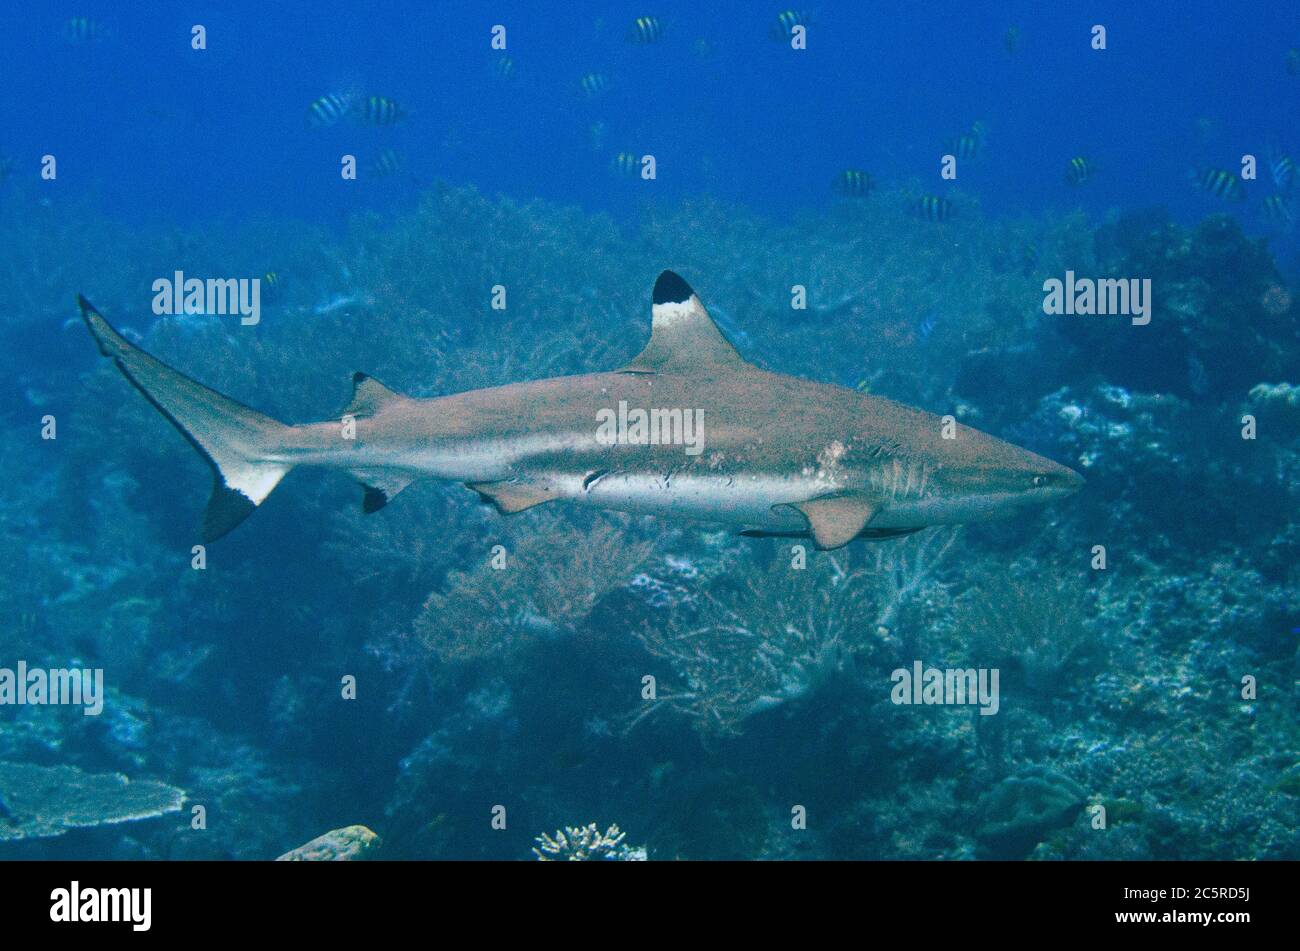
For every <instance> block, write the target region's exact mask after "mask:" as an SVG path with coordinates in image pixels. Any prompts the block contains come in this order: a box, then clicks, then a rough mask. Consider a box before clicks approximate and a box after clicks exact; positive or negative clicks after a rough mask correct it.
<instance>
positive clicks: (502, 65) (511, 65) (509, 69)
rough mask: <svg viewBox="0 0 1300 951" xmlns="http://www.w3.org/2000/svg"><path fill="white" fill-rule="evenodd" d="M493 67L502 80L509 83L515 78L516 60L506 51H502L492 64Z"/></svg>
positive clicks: (498, 77)
mask: <svg viewBox="0 0 1300 951" xmlns="http://www.w3.org/2000/svg"><path fill="white" fill-rule="evenodd" d="M492 69H493V70H494V71H495V72H496V74H497V79H500V80H501V81H502V82H506V83H508V82H510V80H512V79H514V78H515V61H514V59H512V58H511V57H510V56H507V55H506V54H505V53H502V54H501V55H500V56H498V57H497V60H496V62H495V63H494V64H493V65H492Z"/></svg>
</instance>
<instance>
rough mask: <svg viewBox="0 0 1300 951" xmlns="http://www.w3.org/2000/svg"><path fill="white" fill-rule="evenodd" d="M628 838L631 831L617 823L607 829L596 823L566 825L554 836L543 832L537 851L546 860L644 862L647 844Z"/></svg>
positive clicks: (538, 855)
mask: <svg viewBox="0 0 1300 951" xmlns="http://www.w3.org/2000/svg"><path fill="white" fill-rule="evenodd" d="M626 838H627V833H626V832H624V831H622V830H621V829H620V828H619V827H618V826H617V825H611V826H610V827H609V828H608V829H606V830H605V831H604V832H601V831H600V827H599V826H597V825H596V823H594V822H592V823H590V824H588V825H585V826H565V827H564V828H563V829H560V830H559V831H557V832H556V833H555V835H554V836H549V835H547V834H546V833H545V832H543V833H542V834H541V835H539V836H538V837H537V840H536V841H537V845H536V846H535V847H534V848H533V854H534V855H536V856H537V858H538V860H539V861H542V862H644V861H645V859H646V850H645V846H640V847H639V848H633V847H632V846H630V845H628V844H627V843H626V842H625V841H624V840H625V839H626Z"/></svg>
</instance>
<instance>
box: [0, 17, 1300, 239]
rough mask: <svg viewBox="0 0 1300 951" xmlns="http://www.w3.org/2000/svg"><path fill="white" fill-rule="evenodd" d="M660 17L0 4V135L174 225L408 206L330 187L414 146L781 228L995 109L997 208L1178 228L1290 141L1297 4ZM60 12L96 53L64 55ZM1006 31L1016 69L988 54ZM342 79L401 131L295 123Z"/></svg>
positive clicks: (987, 198)
mask: <svg viewBox="0 0 1300 951" xmlns="http://www.w3.org/2000/svg"><path fill="white" fill-rule="evenodd" d="M657 7H658V8H657V9H656V10H655V15H656V16H657V17H659V18H660V19H661V20H662V21H663V23H664V24H665V28H666V33H665V36H664V38H663V40H662V41H660V42H658V43H656V44H652V45H645V46H638V45H633V44H628V43H626V42H625V33H626V29H627V27H626V24H628V23H630V21H631V20H632V19H633V18H634V17H635V16H637V15H640V14H641V13H644V12H646V11H645V10H644V7H643V5H637V4H621V3H611V4H600V5H579V9H577V10H572V9H558V10H557V9H552V10H545V9H542V8H540V6H539V5H532V4H509V3H506V4H498V5H497V6H495V7H493V8H492V9H491V10H490V11H489V10H486V9H483V8H482V7H481V5H479V4H474V3H454V2H453V3H439V4H437V5H432V4H416V3H389V2H378V3H373V4H366V5H354V4H343V3H338V4H332V3H319V4H313V5H312V6H311V9H310V11H309V12H308V11H306V10H297V9H293V8H291V7H286V8H280V7H277V6H271V7H263V6H259V5H251V4H250V5H244V4H240V3H231V4H223V5H220V6H203V5H198V6H194V5H187V4H184V3H159V4H148V3H142V4H132V5H129V6H127V7H123V6H122V5H120V4H114V3H85V4H82V5H80V6H76V7H65V6H63V5H58V4H51V5H46V6H45V7H44V8H43V9H42V11H41V12H40V13H39V14H38V15H36V16H33V15H31V14H29V13H26V12H24V11H21V10H18V9H8V10H6V11H4V12H3V13H0V24H3V27H4V29H3V35H2V37H0V44H3V45H2V46H0V49H3V52H4V55H5V60H6V62H7V63H8V64H9V67H10V68H9V69H8V70H7V80H6V87H7V88H6V94H5V96H4V97H3V99H2V100H0V109H2V110H3V112H2V113H0V128H3V129H4V130H5V135H4V147H5V149H6V152H7V153H8V154H10V155H11V156H13V157H14V158H16V159H20V160H21V171H26V172H28V173H30V172H31V171H32V170H33V169H34V167H35V162H36V161H37V159H38V157H39V156H41V155H43V154H46V153H51V154H54V155H56V156H57V157H58V158H59V160H60V163H61V168H62V178H63V180H64V182H65V184H64V185H63V186H62V188H65V189H66V191H64V190H62V189H61V190H60V192H59V194H61V195H69V196H71V195H80V194H85V195H89V196H92V197H94V198H95V199H96V200H98V201H100V202H101V203H102V206H103V207H104V208H105V210H106V211H110V212H112V213H113V214H115V215H121V216H124V217H130V218H139V217H149V216H151V215H155V216H162V217H165V219H166V220H167V221H168V222H172V223H178V224H179V223H187V224H188V223H191V222H202V221H205V220H211V219H213V218H235V219H241V220H246V219H247V218H248V217H250V216H257V215H265V216H283V215H288V216H293V217H297V218H302V219H306V220H313V221H321V222H324V223H328V224H333V223H337V222H338V221H339V220H340V219H341V218H342V217H343V216H345V215H346V214H348V213H350V212H352V211H355V210H358V209H360V208H388V209H391V208H393V207H396V206H399V205H400V204H401V202H403V201H409V200H410V198H411V195H410V191H411V189H410V188H406V187H400V186H399V187H394V185H393V183H391V182H384V183H383V185H384V186H385V187H384V188H372V187H367V185H366V183H360V184H355V185H351V186H349V185H344V184H343V183H342V182H341V181H340V180H339V176H338V169H337V163H338V156H339V155H340V154H341V153H343V152H347V151H355V152H357V153H358V154H363V153H365V152H367V151H368V150H369V151H376V150H378V149H379V148H382V147H383V146H385V145H392V146H393V147H395V148H399V149H402V150H405V151H406V152H409V154H410V156H411V164H410V172H411V173H412V174H413V175H414V176H415V177H416V178H417V179H418V180H420V181H424V182H430V181H432V180H435V179H444V180H446V181H448V182H452V183H455V184H466V183H472V184H474V185H475V186H477V187H478V188H479V189H480V190H482V191H484V192H487V193H489V194H495V193H498V192H500V193H503V194H507V195H512V196H515V197H518V198H526V197H534V196H535V197H540V198H545V199H547V200H551V201H557V202H561V203H565V204H578V205H581V206H582V207H585V208H589V209H602V210H612V211H616V212H620V213H624V214H626V213H630V212H631V210H632V208H633V207H635V204H636V202H637V199H639V198H643V197H646V196H644V195H638V194H636V193H635V191H634V190H632V189H627V188H618V187H614V186H613V185H612V184H611V182H610V180H609V175H608V168H607V165H608V152H609V150H614V151H618V150H621V149H624V148H626V149H630V150H632V151H634V152H636V154H642V153H646V152H649V153H652V154H654V155H655V156H656V158H657V159H658V164H659V178H658V180H657V182H656V183H655V187H654V189H653V192H652V200H654V201H659V202H673V201H677V200H680V199H681V198H683V197H684V196H688V195H699V194H706V193H707V194H712V195H716V196H719V197H722V198H725V199H728V200H735V201H740V202H744V203H745V204H747V205H749V206H751V207H755V208H759V209H763V210H770V211H772V212H774V213H777V214H783V215H784V214H789V213H791V212H792V211H794V210H795V209H798V208H805V207H814V208H815V207H818V206H824V205H825V204H826V203H827V202H829V201H830V200H831V196H830V195H829V192H828V188H827V183H828V181H830V179H831V178H832V177H833V176H834V175H835V173H836V172H837V171H838V170H839V169H841V168H843V167H862V168H867V169H869V170H871V171H872V173H873V174H875V175H876V176H877V177H878V178H881V179H885V180H890V179H896V180H917V181H919V182H921V183H923V184H925V185H926V186H927V187H930V186H932V187H938V186H939V185H941V182H940V181H939V180H938V155H937V152H938V150H939V147H940V146H941V145H942V143H944V142H945V141H946V140H947V139H949V138H950V137H952V136H954V135H957V134H959V133H960V132H962V131H964V130H965V129H967V128H968V127H969V125H970V124H971V122H973V121H974V120H976V119H982V120H984V121H985V122H987V123H988V126H989V128H990V149H989V154H988V155H986V156H985V157H984V158H983V159H981V160H979V161H975V162H972V163H970V165H969V169H968V170H967V169H962V172H961V174H960V176H959V180H960V183H961V185H962V186H963V187H964V188H968V189H970V190H972V191H974V192H976V193H978V195H979V198H980V201H981V203H982V205H983V206H984V208H985V209H986V210H988V211H989V212H992V213H997V214H1017V213H1024V212H1026V211H1031V210H1036V209H1041V208H1043V207H1055V208H1072V207H1083V208H1085V209H1087V210H1089V211H1092V212H1101V211H1103V210H1104V209H1106V208H1108V207H1112V206H1116V205H1118V206H1123V205H1127V204H1134V203H1151V202H1153V201H1159V202H1161V203H1164V204H1167V205H1168V206H1169V207H1171V208H1172V209H1174V210H1175V211H1176V212H1177V213H1178V214H1179V215H1180V216H1183V217H1188V218H1190V217H1194V216H1197V215H1199V214H1203V213H1204V212H1205V211H1206V210H1207V208H1209V207H1211V204H1210V203H1209V201H1208V200H1207V199H1206V198H1205V197H1204V196H1201V195H1198V194H1197V193H1196V192H1194V191H1193V190H1190V189H1188V188H1186V187H1184V184H1185V183H1184V181H1183V176H1184V174H1185V173H1186V172H1187V170H1188V169H1189V168H1190V167H1192V166H1195V165H1207V164H1208V165H1216V166H1224V167H1229V166H1233V165H1235V164H1236V163H1238V162H1239V161H1240V158H1241V155H1242V154H1243V153H1246V152H1253V153H1255V154H1257V155H1259V156H1261V157H1262V156H1263V154H1264V151H1265V147H1266V145H1267V144H1268V142H1270V141H1273V142H1275V143H1277V145H1278V146H1279V147H1280V148H1283V149H1287V148H1289V149H1291V150H1292V151H1294V150H1295V149H1296V148H1297V147H1298V146H1300V143H1296V142H1295V138H1296V123H1297V119H1298V118H1300V116H1297V105H1296V96H1295V77H1293V76H1289V75H1287V73H1286V71H1285V69H1284V68H1283V54H1284V52H1285V49H1286V46H1287V45H1288V44H1287V43H1286V42H1285V38H1286V37H1287V36H1288V35H1291V34H1293V33H1294V31H1295V11H1294V10H1293V9H1290V8H1288V7H1287V5H1285V4H1271V3H1260V2H1252V3H1245V4H1234V5H1233V6H1232V7H1231V8H1229V9H1225V8H1224V7H1223V6H1222V5H1221V4H1216V3H1212V2H1191V3H1165V2H1153V3H1146V4H1142V5H1141V6H1140V7H1135V6H1134V5H1132V4H1124V3H1090V4H1086V5H1084V4H1070V3H1066V4H1053V5H1051V6H1050V7H1048V8H1045V7H1044V5H1042V4H1035V3H999V4H961V5H952V4H943V3H939V4H923V5H917V4H913V3H907V2H898V3H890V2H885V3H879V4H873V5H872V6H871V10H870V12H869V13H867V12H864V11H862V10H859V9H856V5H854V4H824V5H822V6H821V7H816V8H812V14H813V20H812V25H813V27H814V29H813V31H812V33H811V35H810V40H809V44H808V49H807V50H806V51H803V52H800V53H794V52H793V51H791V50H789V49H787V48H786V47H785V45H784V44H778V43H775V42H773V41H772V39H771V38H770V36H769V35H768V33H769V30H770V29H771V24H772V21H773V19H774V14H775V8H772V9H769V8H768V7H765V6H762V5H756V4H752V3H726V2H723V3H716V4H708V5H704V6H703V7H702V6H701V5H697V4H681V5H678V4H673V3H663V4H659V5H657ZM74 12H76V13H79V14H81V15H84V16H87V17H90V18H92V19H95V20H96V21H97V22H100V23H102V24H104V26H105V28H106V29H108V30H110V31H111V35H110V37H109V38H108V39H106V40H104V41H103V42H98V43H91V44H70V43H68V42H66V40H65V39H64V38H63V36H62V34H61V28H62V24H63V21H64V19H65V18H66V17H67V16H69V15H72V14H73V13H74ZM498 22H501V23H502V24H504V25H505V26H506V27H507V44H508V52H509V55H510V56H511V57H512V58H513V59H514V60H515V62H516V64H517V71H516V74H515V78H514V80H513V81H512V82H508V83H502V82H497V81H494V80H495V79H496V76H495V73H494V71H493V65H492V64H493V61H494V59H495V56H496V54H495V53H494V51H493V50H492V49H490V46H489V43H490V29H491V27H492V26H493V25H495V24H496V23H498ZM196 23H201V24H202V25H203V26H205V27H206V28H207V33H208V48H207V50H205V51H201V52H196V51H193V50H191V49H190V46H189V38H190V29H191V27H192V26H193V25H194V24H196ZM1094 24H1103V25H1105V27H1106V29H1107V33H1108V41H1107V49H1106V50H1104V51H1096V50H1093V49H1092V48H1091V47H1090V39H1091V35H1090V30H1091V27H1092V26H1093V25H1094ZM1011 25H1016V26H1017V27H1018V28H1019V29H1020V34H1021V39H1020V46H1019V49H1018V50H1017V52H1016V53H1015V54H1008V52H1007V50H1006V49H1004V46H1003V43H1002V35H1003V33H1004V31H1005V30H1006V29H1007V28H1008V27H1009V26H1011ZM699 40H702V41H704V43H706V44H707V53H705V54H704V55H700V54H699V53H698V52H697V51H696V49H695V43H696V41H699ZM591 71H603V72H605V73H607V74H608V76H609V77H610V80H611V88H610V90H609V92H608V93H607V94H606V95H605V96H603V97H602V98H601V99H600V100H599V101H597V102H588V101H586V99H585V98H584V97H583V96H582V95H581V94H580V92H579V91H578V89H577V83H578V80H579V79H580V77H581V76H582V75H583V74H585V73H587V72H591ZM347 88H355V89H359V90H362V91H365V92H376V93H379V94H383V95H389V96H391V97H393V98H394V99H396V100H397V101H399V102H401V103H402V104H404V105H405V106H406V107H407V108H408V109H410V110H411V112H412V114H413V117H414V118H413V119H412V120H411V121H409V122H406V123H403V124H402V125H401V126H399V127H398V128H394V129H379V130H376V129H358V128H356V127H355V126H352V125H350V124H346V123H345V124H343V125H341V126H340V127H336V128H334V129H330V130H324V131H321V132H318V133H317V134H308V133H307V132H306V131H305V130H304V128H303V121H302V120H303V115H304V113H305V110H306V106H307V104H308V103H310V102H311V101H313V100H314V99H315V98H317V97H318V96H321V95H325V94H326V93H328V92H331V91H338V90H342V89H347ZM597 120H600V121H603V122H604V123H605V124H606V126H607V132H606V142H607V145H606V150H605V151H604V152H601V153H594V152H593V151H592V150H591V149H590V148H589V146H588V143H589V140H590V126H591V124H592V123H593V122H594V121H597ZM1198 120H1203V121H1204V122H1205V123H1206V129H1205V130H1204V131H1202V130H1201V129H1199V128H1198V125H1197V123H1198ZM1078 154H1084V155H1088V156H1090V157H1091V158H1092V160H1093V161H1095V162H1096V163H1097V164H1098V165H1099V166H1100V167H1101V168H1103V169H1104V170H1105V174H1104V175H1102V176H1099V177H1098V179H1097V180H1096V181H1095V182H1094V183H1093V185H1094V186H1095V187H1091V188H1089V189H1087V190H1086V193H1080V192H1079V191H1077V190H1073V189H1069V188H1067V187H1066V186H1065V185H1064V184H1063V181H1062V176H1063V174H1064V170H1065V166H1066V163H1067V162H1068V161H1069V159H1070V158H1072V157H1073V156H1075V155H1078ZM407 184H408V183H407V182H405V181H403V182H402V183H401V186H405V185H407ZM1262 190H1263V186H1262V185H1261V186H1260V187H1259V188H1256V189H1253V191H1255V192H1262ZM1256 197H1258V198H1262V194H1260V195H1258V196H1256Z"/></svg>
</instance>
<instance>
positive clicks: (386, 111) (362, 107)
mask: <svg viewBox="0 0 1300 951" xmlns="http://www.w3.org/2000/svg"><path fill="white" fill-rule="evenodd" d="M354 114H355V116H356V119H357V121H358V122H361V123H363V124H365V125H392V124H393V123H395V122H397V121H398V120H399V119H402V118H404V117H405V116H406V110H405V109H403V108H402V107H401V106H400V105H398V104H397V102H396V101H394V100H392V99H389V98H388V97H387V96H366V98H365V99H362V100H361V101H360V102H358V103H357V107H356V109H355V111H354Z"/></svg>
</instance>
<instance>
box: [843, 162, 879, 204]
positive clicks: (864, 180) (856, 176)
mask: <svg viewBox="0 0 1300 951" xmlns="http://www.w3.org/2000/svg"><path fill="white" fill-rule="evenodd" d="M833 187H834V189H835V190H836V191H837V192H839V193H840V194H841V195H852V196H853V197H854V198H863V197H865V196H867V195H869V194H871V191H872V189H874V188H875V187H876V180H875V179H874V178H872V177H871V175H870V173H868V172H864V171H862V169H860V168H846V169H845V170H844V171H842V172H840V173H839V174H838V175H836V176H835V183H834V186H833Z"/></svg>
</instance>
